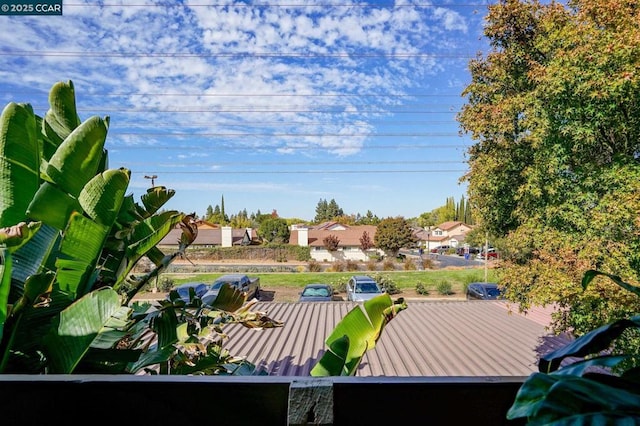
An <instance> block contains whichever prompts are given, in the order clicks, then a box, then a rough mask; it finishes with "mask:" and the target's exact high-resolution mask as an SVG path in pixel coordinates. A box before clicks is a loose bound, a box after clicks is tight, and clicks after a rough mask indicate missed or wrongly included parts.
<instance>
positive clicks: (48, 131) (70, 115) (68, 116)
mask: <svg viewBox="0 0 640 426" xmlns="http://www.w3.org/2000/svg"><path fill="white" fill-rule="evenodd" d="M79 125H80V117H78V113H77V111H76V94H75V89H74V87H73V82H71V81H67V82H63V81H59V82H57V83H56V84H54V85H53V86H52V87H51V90H50V91H49V110H48V111H47V112H46V114H45V116H44V119H43V120H42V133H43V136H45V146H44V156H45V159H47V160H48V159H49V158H51V155H53V153H54V152H55V150H56V149H57V148H58V146H59V145H60V144H61V143H62V141H63V140H65V139H66V138H67V137H68V136H69V135H70V134H71V132H73V131H74V130H75V129H76V127H78V126H79ZM46 142H48V143H49V145H48V146H47V143H46Z"/></svg>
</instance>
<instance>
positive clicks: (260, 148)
mask: <svg viewBox="0 0 640 426" xmlns="http://www.w3.org/2000/svg"><path fill="white" fill-rule="evenodd" d="M107 145H109V143H108V142H107ZM469 147H470V145H455V144H451V145H420V144H413V145H367V146H366V147H358V149H366V150H370V149H451V148H465V149H466V148H469ZM107 148H108V149H117V150H167V151H185V150H198V151H203V147H202V146H197V145H190V146H186V145H180V146H175V145H172V146H159V145H145V146H140V145H127V146H107ZM206 148H207V149H208V150H211V151H214V150H215V151H217V150H227V151H231V150H252V151H268V150H279V149H286V150H289V151H317V150H323V151H330V150H331V151H335V150H339V149H349V147H344V146H303V147H301V146H283V145H278V146H232V147H230V146H209V147H206Z"/></svg>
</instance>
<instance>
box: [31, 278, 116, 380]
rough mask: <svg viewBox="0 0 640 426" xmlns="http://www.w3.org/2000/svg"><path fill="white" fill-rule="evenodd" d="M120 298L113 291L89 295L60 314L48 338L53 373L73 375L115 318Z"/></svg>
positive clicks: (46, 345)
mask: <svg viewBox="0 0 640 426" xmlns="http://www.w3.org/2000/svg"><path fill="white" fill-rule="evenodd" d="M120 309H121V305H120V297H119V296H118V294H117V293H116V292H115V291H113V290H112V289H110V288H103V289H99V290H96V291H92V292H91V293H89V294H87V295H85V296H84V297H82V298H80V299H78V300H77V301H76V302H74V303H73V304H72V305H71V306H69V307H68V308H67V309H65V310H64V311H62V312H61V313H60V316H59V317H58V318H57V319H56V320H55V321H54V323H53V327H52V329H51V330H50V332H49V334H47V336H46V337H45V339H44V345H45V351H46V354H47V356H48V358H49V360H50V361H51V363H50V367H51V373H54V374H71V373H73V371H74V369H75V367H76V366H77V365H78V364H79V363H80V361H81V360H82V357H83V356H84V355H85V354H86V353H87V351H88V350H89V348H90V347H91V345H92V344H93V343H94V342H95V341H96V340H99V338H100V334H101V333H102V332H104V330H105V327H107V325H108V324H109V322H110V321H111V320H112V318H113V317H114V316H118V315H119V314H120Z"/></svg>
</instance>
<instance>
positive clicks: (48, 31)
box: [0, 0, 487, 220]
mask: <svg viewBox="0 0 640 426" xmlns="http://www.w3.org/2000/svg"><path fill="white" fill-rule="evenodd" d="M486 4H487V2H486V1H485V0H470V1H465V0H456V1H446V0H441V1H435V2H427V1H423V0H419V1H412V0H401V1H396V2H393V1H358V2H356V1H352V0H331V1H307V0H276V1H268V2H267V1H260V2H257V1H249V0H246V1H227V0H216V1H210V2H205V1H201V0H196V1H184V2H171V1H165V2H159V1H158V2H152V1H146V0H134V1H129V2H121V1H115V0H114V1H105V2H102V1H101V2H93V1H92V2H88V1H87V2H85V1H81V0H74V1H73V2H67V1H65V2H64V4H63V15H62V16H0V101H1V102H2V106H4V105H6V104H7V103H8V102H11V101H14V102H25V103H30V104H31V105H32V106H33V108H34V110H35V112H36V114H38V115H41V116H42V115H44V113H45V112H46V110H47V109H48V103H47V95H48V92H49V89H50V88H51V86H52V85H53V84H54V83H55V82H57V81H66V80H71V81H73V83H74V86H75V88H76V99H77V106H78V110H79V114H80V117H81V119H82V120H85V119H87V118H89V117H91V116H93V115H99V116H107V115H108V116H109V117H110V123H111V124H110V128H109V134H108V136H107V144H106V148H107V149H108V150H109V158H110V167H112V168H117V167H126V168H128V169H130V170H131V172H132V180H131V184H130V187H129V189H130V192H132V193H134V195H135V198H136V200H139V195H140V194H142V193H143V192H144V191H145V190H146V188H148V187H149V186H150V185H151V180H150V179H148V178H145V176H157V177H156V178H155V179H154V183H155V184H156V185H164V186H166V187H167V188H172V189H175V191H176V195H175V197H174V198H173V199H172V200H171V201H170V202H169V203H168V204H167V205H166V206H165V207H166V208H169V209H175V210H179V211H183V212H185V213H191V212H195V213H197V214H198V215H203V214H204V213H205V211H206V208H207V206H209V205H211V206H215V205H216V204H220V203H221V199H222V197H224V205H225V212H226V213H227V214H236V213H237V212H239V211H240V210H242V209H246V210H247V211H248V212H249V213H252V212H257V211H260V212H261V213H271V212H272V211H273V210H276V211H277V212H278V214H279V215H280V216H281V217H285V218H300V219H306V220H312V219H313V218H314V216H315V208H316V206H317V204H318V201H320V200H327V201H329V200H331V199H335V200H336V202H337V203H338V205H339V206H340V207H341V208H342V209H343V210H344V212H345V213H346V214H357V213H360V214H365V213H366V212H367V211H368V210H370V211H371V212H372V213H373V214H375V215H377V216H378V217H381V218H385V217H395V216H403V217H405V218H411V217H416V216H418V215H420V214H421V213H423V212H427V211H430V210H433V209H434V208H436V207H439V206H441V205H444V203H445V201H446V199H447V197H455V199H456V201H457V200H459V199H460V197H461V196H462V195H464V194H465V192H466V186H464V185H461V184H460V183H459V179H460V177H461V176H462V175H463V174H464V172H465V170H466V169H467V165H466V163H465V160H466V151H467V148H468V147H469V146H470V144H471V143H472V141H471V139H470V138H469V137H468V136H461V135H460V134H459V130H460V129H459V125H458V123H457V122H456V120H455V116H456V113H457V112H458V111H459V110H460V108H461V106H462V104H463V102H464V99H463V98H462V97H461V92H462V90H463V89H464V87H465V86H466V85H467V84H468V83H469V81H470V76H469V73H468V62H469V60H470V59H471V58H473V57H474V56H475V55H476V53H478V52H480V51H486V50H487V47H486V41H484V40H483V38H482V25H483V19H484V16H485V15H486V12H487V8H486Z"/></svg>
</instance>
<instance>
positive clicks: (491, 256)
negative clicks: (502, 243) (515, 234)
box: [478, 247, 498, 260]
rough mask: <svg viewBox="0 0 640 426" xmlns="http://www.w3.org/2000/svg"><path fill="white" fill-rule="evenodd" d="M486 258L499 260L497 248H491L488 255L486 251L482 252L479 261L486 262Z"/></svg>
mask: <svg viewBox="0 0 640 426" xmlns="http://www.w3.org/2000/svg"><path fill="white" fill-rule="evenodd" d="M485 256H486V257H487V259H497V258H498V250H496V249H495V248H493V247H491V248H489V250H487V253H486V254H485V252H484V250H482V251H481V252H480V254H478V259H480V260H484V259H485Z"/></svg>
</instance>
